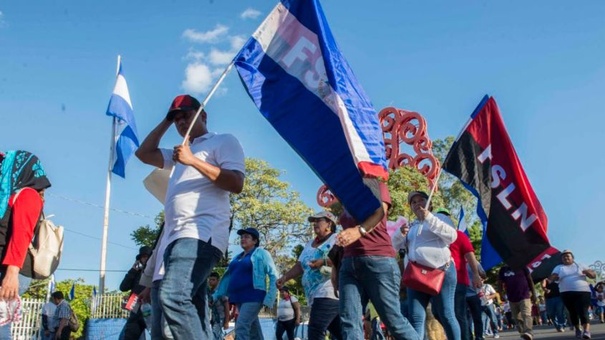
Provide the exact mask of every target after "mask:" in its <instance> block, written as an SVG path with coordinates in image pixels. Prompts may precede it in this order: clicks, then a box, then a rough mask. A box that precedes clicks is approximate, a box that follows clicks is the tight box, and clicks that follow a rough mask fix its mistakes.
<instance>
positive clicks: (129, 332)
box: [120, 310, 147, 340]
mask: <svg viewBox="0 0 605 340" xmlns="http://www.w3.org/2000/svg"><path fill="white" fill-rule="evenodd" d="M146 327H147V326H146V324H145V319H144V318H143V314H142V313H141V311H140V310H139V311H137V312H136V313H132V312H131V313H130V316H128V320H126V324H125V325H124V329H123V330H122V334H121V335H122V336H121V337H120V340H138V339H139V338H140V337H141V334H143V332H144V331H145V328H146Z"/></svg>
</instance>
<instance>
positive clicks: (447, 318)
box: [408, 263, 460, 340]
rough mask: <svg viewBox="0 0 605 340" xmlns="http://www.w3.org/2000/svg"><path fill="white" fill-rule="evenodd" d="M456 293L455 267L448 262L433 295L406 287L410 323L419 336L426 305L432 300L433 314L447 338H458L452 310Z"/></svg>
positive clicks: (456, 322) (457, 339) (457, 329)
mask: <svg viewBox="0 0 605 340" xmlns="http://www.w3.org/2000/svg"><path fill="white" fill-rule="evenodd" d="M455 293H456V267H455V266H454V264H453V263H452V264H450V265H449V266H448V267H447V269H446V270H445V279H444V280H443V285H442V286H441V292H440V293H439V294H437V295H435V296H431V295H429V294H426V293H423V292H419V291H416V290H413V289H410V288H408V308H409V310H410V318H411V321H412V325H413V326H414V329H415V330H416V332H418V335H420V338H421V339H423V338H424V327H425V323H426V307H427V305H428V304H429V301H431V302H432V305H433V310H434V311H435V314H438V315H439V321H440V322H441V325H442V326H443V329H444V330H445V334H446V335H447V338H448V340H460V325H459V324H458V320H456V313H455V312H454V296H455Z"/></svg>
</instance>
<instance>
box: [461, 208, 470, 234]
mask: <svg viewBox="0 0 605 340" xmlns="http://www.w3.org/2000/svg"><path fill="white" fill-rule="evenodd" d="M458 230H460V231H461V232H463V233H465V234H466V235H469V232H468V228H467V227H466V221H465V220H464V207H460V216H458ZM469 236H470V235H469Z"/></svg>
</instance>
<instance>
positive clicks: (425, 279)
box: [403, 261, 445, 295]
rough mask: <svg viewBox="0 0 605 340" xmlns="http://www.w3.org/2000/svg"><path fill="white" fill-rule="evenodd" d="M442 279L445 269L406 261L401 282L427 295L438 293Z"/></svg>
mask: <svg viewBox="0 0 605 340" xmlns="http://www.w3.org/2000/svg"><path fill="white" fill-rule="evenodd" d="M444 279H445V271H443V270H441V269H438V268H430V267H427V266H423V265H421V264H418V263H416V262H412V261H409V262H408V265H407V266H406V267H405V270H404V271H403V283H404V284H405V285H406V287H408V288H411V289H413V290H417V291H419V292H423V293H426V294H429V295H437V294H439V292H440V291H441V286H442V285H443V280H444Z"/></svg>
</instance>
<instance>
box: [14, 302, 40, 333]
mask: <svg viewBox="0 0 605 340" xmlns="http://www.w3.org/2000/svg"><path fill="white" fill-rule="evenodd" d="M42 306H44V300H42V299H22V300H21V321H19V322H15V323H13V324H12V326H11V335H12V337H13V339H14V340H30V339H38V336H39V334H38V333H39V332H40V327H41V326H42V317H41V315H42V313H41V311H42Z"/></svg>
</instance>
